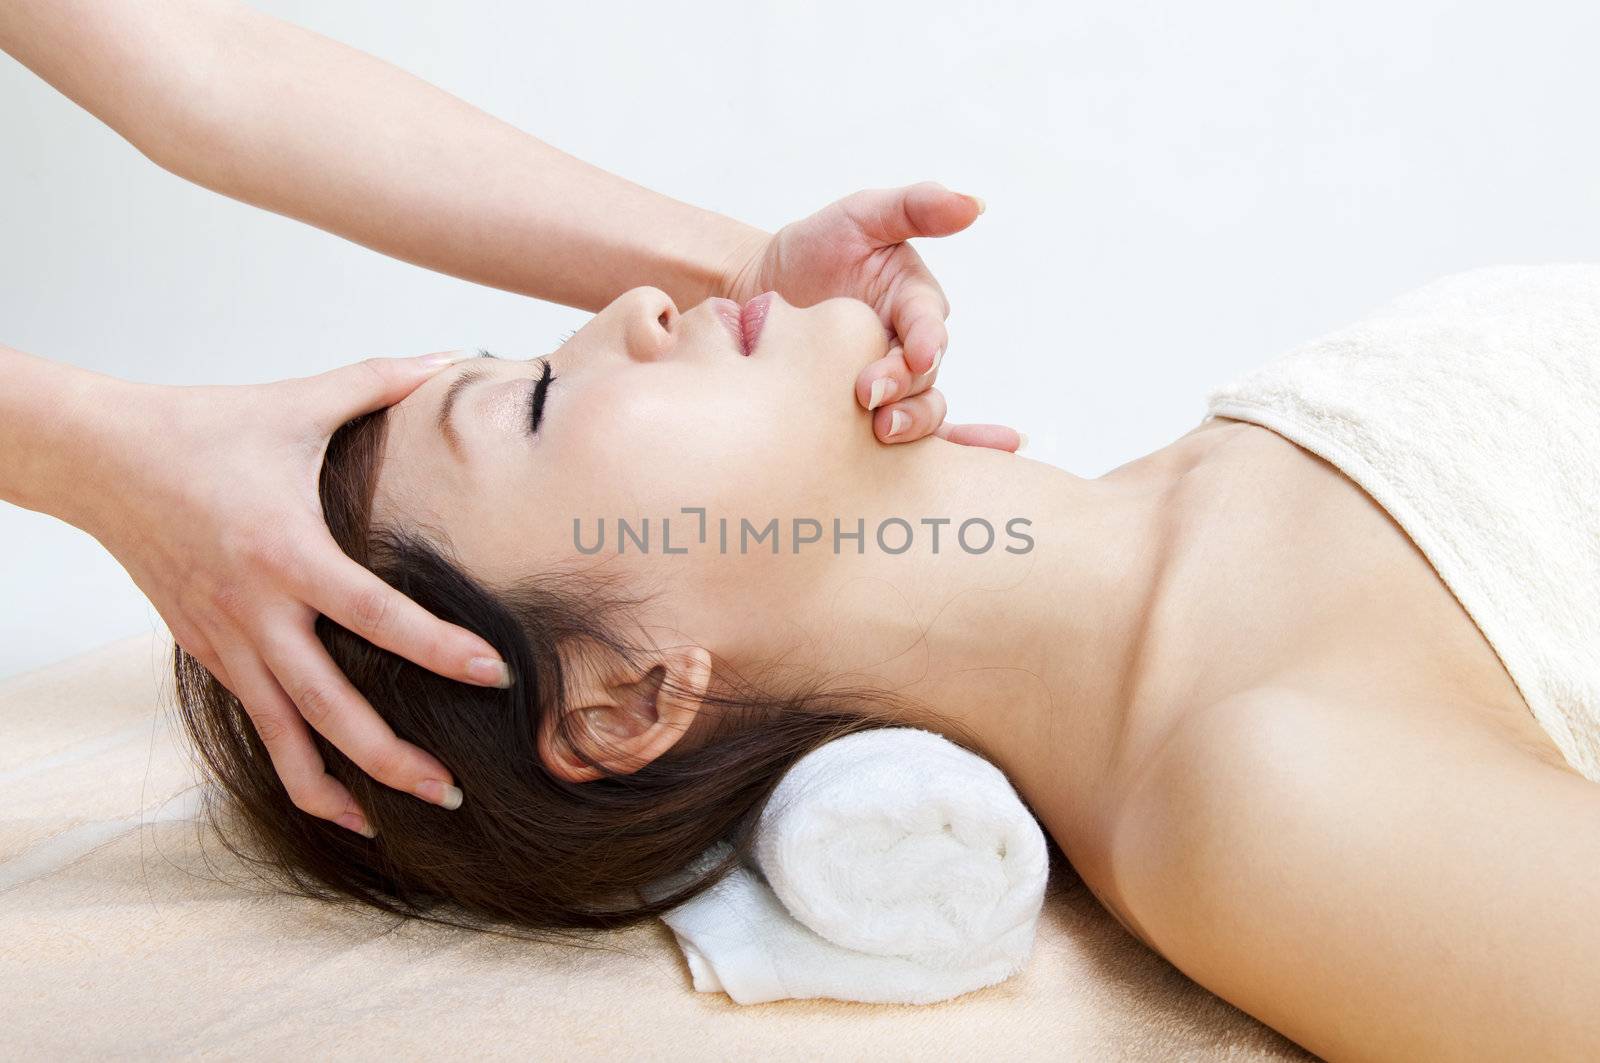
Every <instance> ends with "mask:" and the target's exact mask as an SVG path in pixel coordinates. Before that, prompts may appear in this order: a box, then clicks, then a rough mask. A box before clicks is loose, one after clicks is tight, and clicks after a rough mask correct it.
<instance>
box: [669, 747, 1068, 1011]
mask: <svg viewBox="0 0 1600 1063" xmlns="http://www.w3.org/2000/svg"><path fill="white" fill-rule="evenodd" d="M721 855H722V853H720V852H712V853H708V854H706V855H705V857H703V858H702V861H701V862H700V863H699V864H697V865H696V867H695V868H693V869H691V871H697V870H698V869H699V868H701V867H704V866H707V862H715V860H716V859H717V858H718V857H720V856H721ZM754 858H755V864H756V866H755V867H754V868H749V867H740V868H738V869H737V870H736V871H735V872H734V873H733V874H731V875H729V876H728V877H727V878H725V879H724V880H723V881H721V882H719V883H718V884H717V885H716V886H714V887H713V888H712V889H711V890H709V891H707V892H706V893H704V894H701V895H700V896H698V897H696V898H695V899H693V900H691V901H689V902H688V903H686V904H683V905H680V906H679V907H677V908H675V909H673V910H672V911H671V912H669V913H668V914H667V915H666V916H665V917H664V919H665V921H666V923H667V925H668V926H670V927H671V928H672V930H673V932H674V934H676V935H677V939H678V944H679V945H680V946H681V947H682V949H683V951H684V955H685V957H686V958H687V959H688V962H689V968H690V972H691V973H692V975H693V976H694V984H695V988H696V989H698V990H700V991H702V992H718V991H722V992H726V993H727V994H728V995H729V996H730V997H731V998H733V999H734V1000H735V1001H737V1002H739V1003H741V1004H754V1003H760V1002H762V1001H767V1000H780V999H783V998H787V997H832V998H834V999H838V1000H859V1001H868V1002H873V1003H907V1004H924V1003H931V1002H933V1001H937V1000H945V999H948V998H949V997H953V996H958V995H960V994H962V993H966V992H970V991H972V990H974V989H980V988H982V987H984V986H987V985H993V984H994V983H996V982H999V981H1002V980H1004V979H1006V978H1008V977H1010V976H1011V975H1013V974H1015V973H1016V972H1017V971H1018V970H1020V969H1021V968H1022V966H1023V965H1024V964H1025V963H1026V962H1027V958H1028V955H1029V953H1030V952H1031V951H1032V948H1033V935H1034V929H1035V927H1036V925H1037V923H1038V918H1039V911H1040V908H1041V906H1042V904H1043V899H1044V887H1045V880H1046V877H1047V874H1048V869H1049V857H1048V852H1047V849H1046V846H1045V840H1044V834H1043V832H1042V831H1041V830H1040V829H1039V825H1038V823H1037V822H1035V820H1034V818H1033V816H1032V815H1031V814H1030V813H1029V812H1028V810H1027V808H1026V807H1025V806H1024V805H1023V804H1022V801H1021V800H1020V799H1019V798H1018V797H1017V794H1016V791H1015V790H1013V789H1012V787H1011V784H1010V783H1009V782H1008V781H1007V780H1006V777H1005V776H1004V775H1003V774H1002V773H1001V772H1000V771H999V769H997V768H995V767H994V766H993V765H992V764H990V763H989V762H987V761H985V760H984V759H982V758H981V757H978V756H975V755H973V754H971V753H968V752H966V751H965V750H963V749H961V748H959V747H958V746H956V745H954V744H953V743H951V742H948V741H946V740H945V739H943V738H940V737H939V736H937V735H933V734H929V733H928V732H926V731H918V730H913V729H910V728H889V729H880V730H873V731H865V732H861V733H859V734H855V735H850V736H848V737H846V738H842V739H839V740H837V741H834V742H830V743H828V744H827V745H825V746H823V747H822V748H820V749H818V750H815V751H813V752H812V753H810V754H808V755H807V756H805V757H803V758H802V759H801V760H800V761H799V762H798V763H797V764H796V765H795V766H794V767H793V768H791V769H790V770H789V772H788V773H787V774H786V775H785V776H784V778H783V780H782V782H780V783H779V785H778V788H777V790H776V791H775V792H774V793H773V796H772V799H771V800H770V801H769V802H768V804H767V807H766V809H765V810H764V812H763V814H762V816H761V820H760V824H759V826H758V827H757V830H756V843H755V846H754Z"/></svg>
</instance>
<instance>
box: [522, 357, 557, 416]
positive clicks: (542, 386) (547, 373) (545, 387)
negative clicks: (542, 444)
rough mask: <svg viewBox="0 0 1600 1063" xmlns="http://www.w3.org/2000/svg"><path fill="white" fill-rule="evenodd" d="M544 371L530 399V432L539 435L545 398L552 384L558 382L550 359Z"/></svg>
mask: <svg viewBox="0 0 1600 1063" xmlns="http://www.w3.org/2000/svg"><path fill="white" fill-rule="evenodd" d="M543 364H544V371H543V372H541V373H540V374H539V382H538V383H537V384H535V385H533V393H532V395H531V396H530V397H529V399H528V434H529V435H537V434H538V432H539V421H540V419H541V418H542V417H543V416H544V399H545V395H546V394H547V393H548V392H549V391H550V385H551V384H554V383H555V382H556V378H555V374H554V373H553V372H552V371H551V369H550V359H548V358H546V359H545V360H544V363H543Z"/></svg>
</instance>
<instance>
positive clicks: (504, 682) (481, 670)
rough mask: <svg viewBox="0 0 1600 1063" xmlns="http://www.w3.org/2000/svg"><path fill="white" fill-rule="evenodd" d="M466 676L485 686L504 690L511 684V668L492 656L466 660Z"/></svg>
mask: <svg viewBox="0 0 1600 1063" xmlns="http://www.w3.org/2000/svg"><path fill="white" fill-rule="evenodd" d="M467 678H468V679H470V680H472V681H473V682H474V683H479V684H482V685H483V686H486V687H499V688H500V689H501V690H505V689H507V688H509V687H510V686H511V669H510V668H508V667H506V662H504V661H497V660H495V659H494V658H493V657H474V658H473V659H472V660H470V661H468V662H467Z"/></svg>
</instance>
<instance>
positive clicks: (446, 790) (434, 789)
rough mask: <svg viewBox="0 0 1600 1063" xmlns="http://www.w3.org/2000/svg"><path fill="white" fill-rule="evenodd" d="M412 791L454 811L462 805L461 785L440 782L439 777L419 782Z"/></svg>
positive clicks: (426, 799) (425, 799)
mask: <svg viewBox="0 0 1600 1063" xmlns="http://www.w3.org/2000/svg"><path fill="white" fill-rule="evenodd" d="M412 793H414V794H416V795H417V796H418V797H420V798H422V799H423V800H424V801H430V802H432V803H433V804H436V805H438V806H439V807H440V808H448V809H449V810H450V811H452V812H454V811H455V810H456V809H458V808H460V807H461V787H459V786H451V785H450V784H449V783H446V782H440V781H439V780H438V779H426V780H424V781H422V782H419V783H418V784H417V788H416V789H415V790H413V791H412Z"/></svg>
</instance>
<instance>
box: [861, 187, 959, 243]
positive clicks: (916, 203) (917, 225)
mask: <svg viewBox="0 0 1600 1063" xmlns="http://www.w3.org/2000/svg"><path fill="white" fill-rule="evenodd" d="M839 205H840V206H841V207H843V208H844V210H845V212H846V213H847V214H849V216H850V218H851V220H852V221H854V222H855V223H856V226H857V227H858V228H859V229H860V230H861V232H862V233H863V234H864V235H866V236H867V238H868V239H871V240H876V241H877V242H879V243H881V244H884V245H888V244H898V243H901V242H903V241H905V240H910V239H913V238H915V237H918V236H949V235H950V234H951V233H958V232H960V231H961V230H962V229H965V228H966V227H967V226H969V225H971V224H972V223H973V222H975V221H977V220H978V215H980V214H982V213H983V209H984V208H983V200H981V199H979V198H977V197H976V196H964V195H961V194H960V193H958V192H952V191H950V190H949V189H948V188H946V187H945V186H944V185H941V184H939V183H938V182H937V181H923V182H922V183H921V184H915V185H907V186H906V187H904V188H870V189H866V190H863V191H861V192H857V193H855V194H854V195H850V196H846V197H845V198H844V199H842V200H840V201H839Z"/></svg>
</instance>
